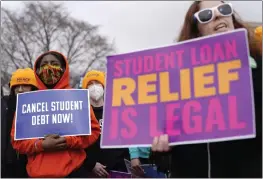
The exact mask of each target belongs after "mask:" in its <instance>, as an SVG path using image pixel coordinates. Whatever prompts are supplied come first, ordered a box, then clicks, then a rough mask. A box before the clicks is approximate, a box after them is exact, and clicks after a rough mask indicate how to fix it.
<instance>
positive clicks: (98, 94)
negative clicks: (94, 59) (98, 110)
mask: <svg viewBox="0 0 263 179" xmlns="http://www.w3.org/2000/svg"><path fill="white" fill-rule="evenodd" d="M88 89H89V92H90V98H91V99H93V100H94V101H98V100H99V99H101V98H102V97H103V94H104V89H103V87H102V86H101V85H100V84H93V85H90V86H89V87H88Z"/></svg>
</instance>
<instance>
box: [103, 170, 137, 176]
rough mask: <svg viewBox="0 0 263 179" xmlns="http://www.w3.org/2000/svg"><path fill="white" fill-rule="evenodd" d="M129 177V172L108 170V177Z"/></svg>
mask: <svg viewBox="0 0 263 179" xmlns="http://www.w3.org/2000/svg"><path fill="white" fill-rule="evenodd" d="M131 177H132V176H131V174H130V173H125V172H119V171H113V170H110V171H109V177H108V178H131Z"/></svg>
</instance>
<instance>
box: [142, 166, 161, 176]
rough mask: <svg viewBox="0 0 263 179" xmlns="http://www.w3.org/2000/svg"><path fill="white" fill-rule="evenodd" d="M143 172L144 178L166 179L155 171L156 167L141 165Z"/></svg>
mask: <svg viewBox="0 0 263 179" xmlns="http://www.w3.org/2000/svg"><path fill="white" fill-rule="evenodd" d="M141 167H142V169H143V171H144V178H166V175H165V174H164V173H162V172H158V171H157V167H156V166H155V165H151V164H145V165H141Z"/></svg>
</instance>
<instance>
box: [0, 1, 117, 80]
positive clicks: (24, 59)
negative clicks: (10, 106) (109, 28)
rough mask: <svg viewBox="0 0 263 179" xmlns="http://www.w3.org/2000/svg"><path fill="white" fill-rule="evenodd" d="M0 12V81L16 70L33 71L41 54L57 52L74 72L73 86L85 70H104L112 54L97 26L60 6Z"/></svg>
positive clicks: (33, 4)
mask: <svg viewBox="0 0 263 179" xmlns="http://www.w3.org/2000/svg"><path fill="white" fill-rule="evenodd" d="M1 10H2V18H1V20H2V26H1V32H2V35H1V48H2V52H1V53H2V54H3V55H1V58H2V59H1V62H2V63H4V64H5V66H6V67H5V68H3V67H1V71H2V72H3V74H4V73H5V75H4V76H1V79H2V80H4V79H3V78H5V79H8V80H9V78H8V77H7V76H8V75H9V77H10V75H11V73H12V71H14V70H15V69H18V68H25V67H30V68H33V64H34V62H35V59H36V57H37V56H39V55H40V54H41V53H43V52H46V51H49V50H57V51H60V52H61V53H63V54H65V55H66V56H67V58H68V62H69V65H70V66H71V67H72V68H71V69H74V72H71V73H72V77H71V80H72V84H73V85H75V84H77V83H78V82H79V78H80V76H82V75H83V74H84V73H86V71H87V70H89V69H91V68H98V67H100V68H104V67H105V57H106V56H107V55H108V54H110V53H112V52H113V51H114V44H113V43H109V42H108V39H107V38H106V37H104V36H102V35H100V34H99V26H95V25H91V24H89V23H88V22H86V21H81V20H78V19H74V18H72V17H70V16H69V12H68V11H67V9H65V8H64V6H63V4H62V3H57V2H56V3H54V2H51V1H49V2H39V1H38V2H26V3H24V7H23V10H22V11H21V13H20V14H17V13H16V12H13V11H10V10H8V9H3V8H2V9H1ZM76 69H77V70H76ZM8 80H6V81H8Z"/></svg>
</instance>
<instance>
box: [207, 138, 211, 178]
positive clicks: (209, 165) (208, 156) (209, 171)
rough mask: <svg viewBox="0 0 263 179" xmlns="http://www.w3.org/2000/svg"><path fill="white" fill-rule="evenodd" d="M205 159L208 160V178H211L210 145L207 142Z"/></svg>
mask: <svg viewBox="0 0 263 179" xmlns="http://www.w3.org/2000/svg"><path fill="white" fill-rule="evenodd" d="M207 160H208V171H207V172H208V178H211V155H210V145H209V143H207Z"/></svg>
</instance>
